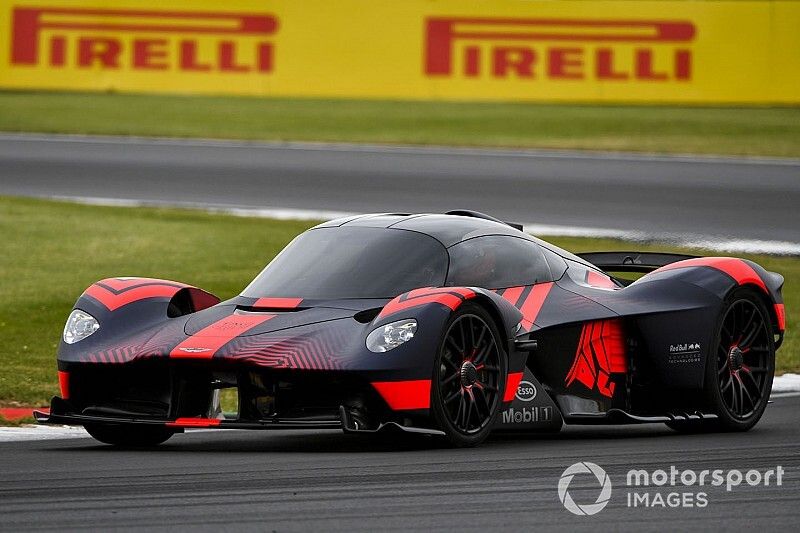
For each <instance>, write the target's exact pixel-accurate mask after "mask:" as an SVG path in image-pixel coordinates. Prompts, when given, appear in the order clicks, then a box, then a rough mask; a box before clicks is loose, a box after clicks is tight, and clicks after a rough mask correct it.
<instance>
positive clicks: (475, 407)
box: [431, 304, 506, 447]
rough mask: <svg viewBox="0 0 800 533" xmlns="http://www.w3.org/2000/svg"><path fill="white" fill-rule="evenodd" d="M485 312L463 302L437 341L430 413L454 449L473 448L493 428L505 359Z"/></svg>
mask: <svg viewBox="0 0 800 533" xmlns="http://www.w3.org/2000/svg"><path fill="white" fill-rule="evenodd" d="M500 338H501V337H500V334H499V332H498V330H497V327H496V326H495V324H494V321H493V320H492V319H491V317H490V316H489V314H488V313H487V312H486V311H485V310H483V308H481V307H479V306H478V305H475V304H464V305H462V306H461V307H460V308H459V309H458V311H457V312H456V313H455V314H454V315H453V317H452V318H451V319H450V321H449V322H448V325H447V328H446V329H445V334H444V336H443V337H442V340H441V343H440V346H439V352H438V354H437V357H436V365H435V367H434V371H433V380H432V387H431V410H432V414H433V417H434V419H435V420H436V422H437V424H438V426H439V427H440V428H441V429H442V431H444V432H445V434H446V436H447V438H448V440H449V441H450V442H451V443H452V444H453V445H455V446H460V447H463V446H476V445H478V444H480V443H481V442H483V440H484V439H486V437H488V436H489V433H490V432H491V430H492V426H493V425H494V422H495V420H496V419H497V414H498V413H499V411H500V404H501V399H502V394H503V387H504V378H505V376H506V355H505V352H504V351H503V349H502V348H501V346H500V344H499V342H498V340H499V339H500Z"/></svg>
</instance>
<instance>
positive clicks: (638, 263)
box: [577, 252, 697, 273]
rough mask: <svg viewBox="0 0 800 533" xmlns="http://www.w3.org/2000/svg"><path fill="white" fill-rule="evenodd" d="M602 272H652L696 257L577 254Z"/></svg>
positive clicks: (605, 253)
mask: <svg viewBox="0 0 800 533" xmlns="http://www.w3.org/2000/svg"><path fill="white" fill-rule="evenodd" d="M577 255H578V257H580V258H581V259H583V260H584V261H588V262H590V263H591V264H593V265H594V266H596V267H597V268H599V269H600V270H604V271H609V272H644V273H647V272H652V271H653V270H656V269H658V268H661V267H663V266H666V265H669V264H671V263H677V262H678V261H683V260H685V259H694V258H696V257H697V256H695V255H684V254H667V253H660V252H590V253H585V254H577Z"/></svg>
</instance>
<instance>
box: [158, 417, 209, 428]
mask: <svg viewBox="0 0 800 533" xmlns="http://www.w3.org/2000/svg"><path fill="white" fill-rule="evenodd" d="M220 422H222V420H220V419H218V418H177V419H175V421H174V422H167V427H171V428H209V427H214V426H218V425H219V424H220Z"/></svg>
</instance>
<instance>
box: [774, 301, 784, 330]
mask: <svg viewBox="0 0 800 533" xmlns="http://www.w3.org/2000/svg"><path fill="white" fill-rule="evenodd" d="M775 316H777V317H778V329H779V330H780V331H784V330H785V329H786V308H785V307H784V305H783V304H775Z"/></svg>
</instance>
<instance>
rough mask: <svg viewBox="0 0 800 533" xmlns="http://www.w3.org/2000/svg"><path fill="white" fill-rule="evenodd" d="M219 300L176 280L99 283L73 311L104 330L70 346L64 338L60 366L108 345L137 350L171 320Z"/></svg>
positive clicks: (87, 291) (110, 280)
mask: <svg viewBox="0 0 800 533" xmlns="http://www.w3.org/2000/svg"><path fill="white" fill-rule="evenodd" d="M219 301H220V300H219V298H217V297H216V296H214V295H213V294H210V293H208V292H206V291H204V290H202V289H198V288H197V287H193V286H191V285H186V284H184V283H179V282H175V281H168V280H161V279H152V278H108V279H104V280H101V281H98V282H97V283H94V284H93V285H91V286H90V287H89V288H87V289H86V290H85V291H84V292H83V294H81V296H80V297H79V298H78V300H77V301H76V302H75V305H74V306H73V310H74V309H80V310H81V311H85V312H87V313H89V314H90V315H92V316H93V317H95V318H96V319H97V321H98V322H99V323H100V329H98V330H97V332H95V333H94V334H93V335H91V336H89V337H87V338H86V339H84V340H82V341H80V342H78V343H76V344H67V343H65V342H64V340H63V339H62V340H61V343H60V345H59V348H58V360H59V364H61V363H62V362H68V361H77V360H78V358H79V357H80V355H81V354H84V353H87V352H97V351H99V350H103V349H104V347H107V346H112V345H113V346H120V345H123V346H129V347H130V348H131V349H134V348H135V347H136V346H137V345H139V344H142V343H144V342H145V341H146V340H147V339H148V338H149V337H150V336H152V334H153V333H154V331H155V330H156V328H159V327H160V326H161V325H162V324H164V323H166V322H167V321H168V320H170V319H176V318H178V317H181V316H184V315H188V314H191V313H194V312H197V311H200V310H202V309H206V308H208V307H211V306H213V305H216V304H217V303H219ZM123 340H124V341H125V342H122V343H121V341H123Z"/></svg>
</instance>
